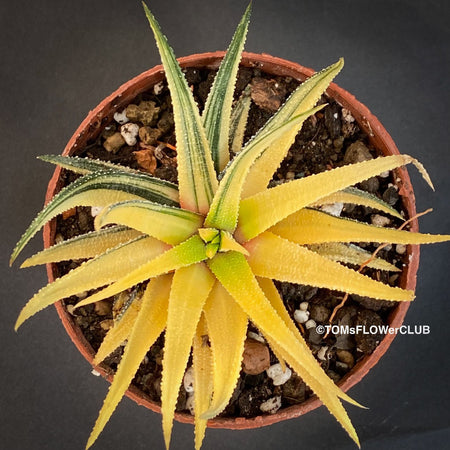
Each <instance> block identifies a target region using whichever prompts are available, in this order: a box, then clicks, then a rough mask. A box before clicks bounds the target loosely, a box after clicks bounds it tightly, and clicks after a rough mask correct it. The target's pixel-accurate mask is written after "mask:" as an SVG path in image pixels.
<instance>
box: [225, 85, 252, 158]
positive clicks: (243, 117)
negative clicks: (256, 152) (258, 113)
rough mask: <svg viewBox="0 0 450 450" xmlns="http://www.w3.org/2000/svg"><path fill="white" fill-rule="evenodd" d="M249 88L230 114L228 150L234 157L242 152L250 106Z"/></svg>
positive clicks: (248, 87)
mask: <svg viewBox="0 0 450 450" xmlns="http://www.w3.org/2000/svg"><path fill="white" fill-rule="evenodd" d="M250 92H251V89H250V86H247V87H246V88H245V90H244V92H243V93H242V95H241V97H240V98H239V100H238V101H237V102H236V105H235V106H234V108H233V111H232V112H231V119H230V137H229V139H230V149H231V152H232V153H234V154H235V155H236V154H238V153H239V152H240V151H241V150H242V146H243V144H244V135H245V128H246V127H247V120H248V113H249V112H250V106H251V104H252V97H251V95H250Z"/></svg>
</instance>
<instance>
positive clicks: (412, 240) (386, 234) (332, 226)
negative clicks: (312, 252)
mask: <svg viewBox="0 0 450 450" xmlns="http://www.w3.org/2000/svg"><path fill="white" fill-rule="evenodd" d="M270 231H272V232H273V233H275V234H277V235H279V236H281V237H283V238H285V239H289V240H290V241H292V242H296V243H297V244H321V243H323V242H378V243H384V242H391V243H395V244H431V243H433V242H444V241H448V240H449V239H450V236H449V235H445V234H443V235H441V234H422V233H412V232H410V231H404V230H394V229H392V228H383V227H376V226H374V225H368V224H365V223H361V222H357V221H356V220H351V219H344V218H341V217H334V216H331V215H330V214H327V213H324V212H321V211H316V210H314V209H306V208H305V209H302V210H300V211H298V212H296V213H295V214H292V215H291V216H290V217H288V218H286V219H284V220H283V221H282V222H280V223H278V224H276V225H275V226H273V227H272V228H271V229H270Z"/></svg>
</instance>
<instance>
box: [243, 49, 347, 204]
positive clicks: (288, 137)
mask: <svg viewBox="0 0 450 450" xmlns="http://www.w3.org/2000/svg"><path fill="white" fill-rule="evenodd" d="M343 66H344V60H343V59H342V58H341V59H339V61H337V62H336V63H334V64H332V65H331V66H329V67H327V68H326V69H323V70H321V71H320V72H317V73H315V74H314V75H312V76H311V77H310V78H308V79H307V80H305V81H304V82H303V83H302V84H301V85H300V86H299V87H298V88H297V89H296V90H295V91H294V92H293V93H292V94H291V95H290V97H289V98H288V99H287V100H286V102H285V103H284V105H283V106H281V108H280V109H279V110H278V111H277V112H276V113H275V114H274V115H273V116H272V117H271V118H270V119H269V120H268V122H267V123H266V124H265V125H264V127H263V128H262V130H261V131H262V132H265V133H266V132H270V131H272V130H274V129H275V128H277V127H279V126H280V124H282V123H284V122H286V121H287V120H289V119H291V118H292V117H294V116H296V115H299V114H303V113H305V112H306V111H308V110H310V109H311V108H312V107H313V106H314V105H315V104H316V103H317V101H318V100H319V99H320V97H321V95H322V94H323V93H324V92H325V90H326V89H327V87H328V86H329V84H330V83H331V81H332V80H333V78H334V77H335V76H336V75H337V74H338V73H339V72H340V71H341V69H342V67H343ZM296 134H297V132H296V131H295V130H292V131H291V132H288V133H286V134H285V135H284V136H283V137H282V139H280V140H279V141H277V142H276V143H274V144H272V145H271V146H270V148H269V149H268V150H267V151H266V152H264V154H262V155H261V157H260V158H259V159H258V160H257V161H256V162H255V164H254V165H253V167H252V168H251V169H250V172H249V174H248V176H247V179H246V181H245V184H244V188H243V191H242V198H246V197H249V196H251V195H254V194H257V193H258V192H261V191H263V190H264V189H266V188H267V185H268V184H269V181H270V180H271V179H272V176H273V174H274V172H275V171H276V170H277V169H278V167H279V166H280V164H281V162H282V161H283V159H284V158H285V156H286V155H287V152H288V150H289V148H290V147H291V145H292V144H293V143H294V140H295V136H296Z"/></svg>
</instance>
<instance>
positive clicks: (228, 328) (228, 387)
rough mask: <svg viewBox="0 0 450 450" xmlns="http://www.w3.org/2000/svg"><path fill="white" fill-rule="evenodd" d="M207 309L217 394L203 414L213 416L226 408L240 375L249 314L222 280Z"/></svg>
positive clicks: (203, 415) (212, 294)
mask: <svg viewBox="0 0 450 450" xmlns="http://www.w3.org/2000/svg"><path fill="white" fill-rule="evenodd" d="M204 312H205V318H206V323H207V324H208V330H209V333H208V334H209V339H210V342H211V348H212V353H213V361H214V371H213V377H214V382H213V385H214V395H213V398H212V402H211V405H210V407H209V409H208V411H204V412H203V414H202V418H204V419H211V418H213V417H215V416H217V415H218V414H220V413H221V412H222V411H223V410H224V409H225V408H226V406H227V405H228V403H229V401H230V398H231V396H232V395H233V392H234V389H235V387H236V383H237V381H238V379H239V373H240V372H241V365H242V354H243V352H244V342H245V338H246V334H247V315H246V314H245V313H244V311H242V309H241V307H240V306H239V305H237V304H236V301H235V300H234V298H233V297H231V295H230V294H229V293H228V292H227V291H226V290H225V289H224V287H223V286H222V285H221V284H220V283H216V284H215V285H214V287H213V290H212V291H211V294H210V296H209V297H208V300H207V301H206V304H205V307H204Z"/></svg>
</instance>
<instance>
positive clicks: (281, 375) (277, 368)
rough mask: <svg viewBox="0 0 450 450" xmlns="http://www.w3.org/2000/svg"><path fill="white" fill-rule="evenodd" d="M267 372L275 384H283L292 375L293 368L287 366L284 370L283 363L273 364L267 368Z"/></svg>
mask: <svg viewBox="0 0 450 450" xmlns="http://www.w3.org/2000/svg"><path fill="white" fill-rule="evenodd" d="M266 373H267V376H268V377H269V378H271V379H272V382H273V384H274V386H281V385H282V384H284V383H286V381H287V380H289V378H291V376H292V370H291V369H289V367H286V370H285V371H284V372H283V368H282V367H281V364H273V365H272V366H270V367H269V368H268V369H267V370H266Z"/></svg>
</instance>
